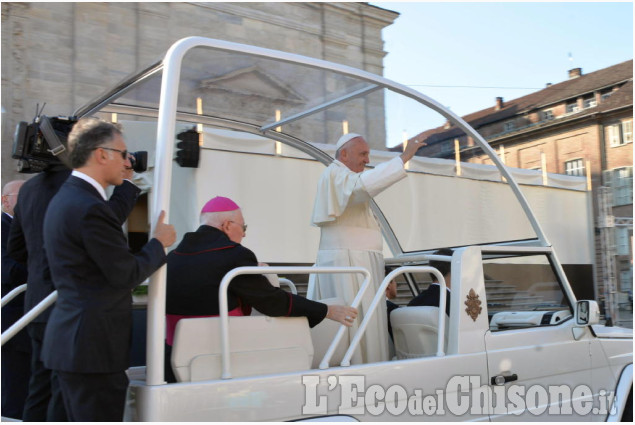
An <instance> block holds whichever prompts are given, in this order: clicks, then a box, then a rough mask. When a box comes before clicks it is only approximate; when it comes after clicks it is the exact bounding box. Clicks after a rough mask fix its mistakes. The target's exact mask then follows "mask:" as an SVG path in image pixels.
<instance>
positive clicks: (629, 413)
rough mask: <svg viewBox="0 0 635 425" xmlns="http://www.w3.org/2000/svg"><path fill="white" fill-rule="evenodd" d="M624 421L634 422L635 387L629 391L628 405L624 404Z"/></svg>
mask: <svg viewBox="0 0 635 425" xmlns="http://www.w3.org/2000/svg"><path fill="white" fill-rule="evenodd" d="M621 421H622V422H631V423H632V422H633V387H631V392H629V393H628V398H627V399H626V406H624V413H622V420H621Z"/></svg>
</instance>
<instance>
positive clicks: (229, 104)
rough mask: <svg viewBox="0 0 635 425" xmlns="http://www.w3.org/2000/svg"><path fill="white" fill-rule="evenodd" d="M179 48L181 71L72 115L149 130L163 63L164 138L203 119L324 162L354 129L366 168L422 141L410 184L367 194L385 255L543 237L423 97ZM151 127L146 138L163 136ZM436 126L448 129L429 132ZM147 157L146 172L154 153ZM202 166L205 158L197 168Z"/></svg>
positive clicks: (236, 145) (320, 69) (231, 145)
mask: <svg viewBox="0 0 635 425" xmlns="http://www.w3.org/2000/svg"><path fill="white" fill-rule="evenodd" d="M183 41H185V42H186V43H190V44H191V45H192V46H193V47H192V48H189V49H187V50H186V53H185V54H184V55H183V56H182V61H181V66H180V67H178V60H177V61H175V60H173V59H164V61H163V63H162V64H158V65H156V64H155V65H154V66H151V67H148V68H145V69H144V70H142V71H141V72H139V73H138V75H137V76H134V75H133V76H131V77H129V78H127V79H126V80H124V82H122V84H120V85H119V86H118V87H117V89H116V90H114V91H112V92H109V93H105V94H103V95H102V96H100V97H99V98H98V99H96V100H95V101H94V102H91V103H90V104H89V105H86V106H85V107H83V108H81V109H80V110H79V111H78V113H79V115H84V114H95V113H97V114H101V115H102V116H103V117H105V118H108V117H111V116H112V115H111V114H113V113H116V114H118V115H119V119H125V120H126V121H127V122H129V123H132V122H135V121H138V122H144V123H148V122H150V123H153V122H154V123H156V122H157V119H158V116H159V110H160V105H161V102H162V97H161V96H162V93H161V90H162V83H165V81H164V78H165V76H166V72H168V71H166V70H167V69H168V67H167V63H169V61H170V60H171V61H172V62H174V63H175V64H176V65H174V67H173V68H169V69H170V71H169V72H170V73H174V72H175V70H178V72H179V75H178V92H177V95H176V102H175V103H176V104H175V111H176V114H175V115H176V116H172V117H171V118H170V117H169V115H170V114H169V113H168V112H167V111H169V105H168V100H169V98H170V96H169V95H166V93H164V94H163V96H164V97H165V102H166V103H165V106H162V107H164V108H166V109H165V111H166V114H167V116H168V118H166V119H172V120H177V121H178V122H179V123H180V124H178V126H177V125H176V124H175V123H174V122H172V127H169V126H167V127H165V128H173V133H174V134H172V136H171V137H172V138H171V140H170V142H171V143H174V141H175V139H174V138H173V137H174V135H175V134H176V132H177V131H180V129H182V128H185V127H187V124H188V123H190V125H194V124H199V125H200V126H201V127H199V128H203V127H204V128H205V131H212V130H213V129H231V130H234V131H239V132H242V133H250V134H252V135H258V136H260V137H262V138H264V139H265V140H271V141H272V143H271V144H270V146H271V147H272V148H271V149H273V150H272V151H271V150H270V148H269V147H267V148H266V149H265V151H264V152H261V153H263V154H269V155H276V154H280V153H279V152H278V149H279V147H276V145H274V143H275V142H274V141H277V142H282V143H284V144H288V145H291V146H292V147H293V148H294V149H295V150H294V152H296V153H294V154H289V155H290V156H303V155H305V158H304V159H307V158H313V159H316V160H318V161H321V162H322V163H323V164H328V163H329V162H330V161H331V160H332V159H331V158H332V157H333V156H334V144H335V142H336V141H337V139H338V138H339V137H340V136H341V135H342V134H343V133H347V132H354V133H360V134H362V135H364V136H365V138H366V140H367V141H368V143H369V145H370V147H371V149H372V152H371V164H370V165H371V166H373V165H376V164H378V163H380V162H383V161H386V160H388V159H390V158H392V157H394V156H396V155H399V154H400V153H401V151H402V146H403V142H404V141H407V140H408V139H411V138H414V137H417V138H418V139H423V140H425V141H426V142H427V143H428V145H427V146H426V147H424V148H422V149H421V150H420V151H419V153H418V155H420V156H417V157H415V158H414V159H413V160H411V161H410V162H409V163H408V165H407V169H408V173H409V177H408V178H407V179H404V180H402V181H401V182H399V183H398V184H396V185H394V186H393V187H391V188H389V189H387V190H386V191H385V192H383V193H381V194H380V195H379V196H377V197H376V198H375V201H376V204H377V205H376V206H377V207H378V208H376V209H375V213H376V215H377V216H378V219H379V221H380V224H381V225H382V228H383V232H384V236H385V238H386V240H387V246H388V248H389V250H390V251H393V252H392V254H393V255H396V254H398V253H399V252H409V251H416V250H424V249H434V248H438V247H444V246H464V245H470V244H486V243H495V242H503V241H512V240H526V239H535V238H536V237H537V236H538V237H540V235H539V234H537V232H536V230H537V229H538V230H539V227H537V226H538V225H537V223H533V222H532V220H531V219H530V218H528V217H527V211H526V210H524V209H523V207H522V202H519V199H518V193H521V192H519V191H514V190H513V189H514V188H513V187H512V188H511V189H512V190H510V185H509V183H511V181H510V180H511V179H509V178H506V177H505V176H504V173H503V174H502V173H501V170H499V169H498V168H497V167H496V166H495V163H496V162H497V161H500V160H499V159H498V158H494V157H493V156H496V155H493V151H491V148H489V146H488V145H487V146H483V142H482V141H481V140H479V138H480V135H478V134H477V133H476V132H473V133H469V132H470V130H471V131H473V130H472V129H471V128H467V129H466V126H467V124H465V123H462V122H461V120H460V118H458V117H456V116H455V115H454V114H453V113H451V112H450V111H449V110H447V109H446V108H444V107H442V106H441V105H438V104H436V103H435V102H434V101H433V100H431V99H429V98H426V97H425V96H424V95H423V94H420V93H418V92H414V91H413V90H411V89H408V88H407V87H405V86H401V85H399V84H397V83H393V82H391V81H389V80H386V79H383V78H382V77H379V76H376V75H374V74H370V73H367V72H364V71H359V70H355V69H353V68H348V67H344V66H341V65H335V64H330V63H327V62H323V61H319V60H315V59H311V58H306V57H302V56H298V55H290V54H286V53H281V52H274V51H270V50H267V49H260V48H254V47H251V46H243V45H237V44H234V43H227V42H221V41H218V40H209V39H203V38H199V37H192V38H190V39H185V40H182V41H181V42H183ZM181 42H179V43H181ZM177 44H178V43H177ZM137 77H138V78H137ZM174 81H177V80H174ZM405 110H407V111H408V112H409V114H408V116H409V117H411V116H413V112H414V113H415V114H416V115H415V116H417V117H419V118H418V121H419V122H420V128H421V133H420V134H418V135H416V134H411V135H406V134H404V133H403V131H401V130H400V129H399V125H400V122H401V120H402V119H403V115H404V113H403V112H404V111H405ZM150 127H151V128H152V131H154V130H155V129H156V126H154V124H150ZM159 127H160V128H159V130H158V133H155V134H154V135H155V136H157V137H158V138H159V139H160V138H161V128H163V127H162V126H161V125H159ZM439 128H441V129H443V130H446V131H436V132H431V129H437V130H438V129H439ZM433 133H434V134H433ZM468 133H469V134H468ZM154 138H155V137H151V138H150V139H154ZM247 139H249V138H245V137H235V138H226V139H223V149H224V150H235V151H238V152H240V151H245V149H247V150H251V149H252V148H251V147H249V146H251V145H250V142H246V140H247ZM214 140H216V139H214ZM214 140H210V141H208V140H207V139H206V141H205V143H204V148H214V149H217V148H218V146H211V145H209V143H215V142H214ZM170 149H173V148H170ZM254 149H255V148H254ZM146 150H150V151H151V159H150V165H151V166H153V165H154V160H153V158H152V156H153V154H154V152H153V148H150V149H146ZM256 150H257V149H256ZM296 150H297V151H296ZM251 151H252V152H253V150H251ZM170 152H172V150H170ZM497 154H498V153H497ZM502 157H503V158H504V154H503V155H502ZM205 167H206V165H205V163H202V164H201V165H200V166H199V169H198V170H197V171H196V172H197V173H201V172H204V171H202V170H205ZM512 171H514V172H515V173H516V174H515V176H517V177H520V178H525V179H526V181H533V182H534V183H529V184H535V183H536V182H538V184H540V183H539V182H540V181H541V174H540V172H538V171H531V170H512ZM510 172H511V171H510ZM510 176H511V174H510ZM305 184H307V185H311V184H313V181H312V180H311V181H309V182H308V183H307V182H305ZM193 190H194V189H193ZM311 190H313V189H311ZM173 191H174V190H173ZM521 197H522V194H521ZM304 219H305V220H306V221H308V220H309V219H310V217H306V218H303V220H304Z"/></svg>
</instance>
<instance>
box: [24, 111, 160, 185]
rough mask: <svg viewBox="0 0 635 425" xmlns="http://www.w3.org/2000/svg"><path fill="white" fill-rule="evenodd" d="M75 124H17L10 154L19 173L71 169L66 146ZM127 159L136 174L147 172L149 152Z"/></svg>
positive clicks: (41, 119)
mask: <svg viewBox="0 0 635 425" xmlns="http://www.w3.org/2000/svg"><path fill="white" fill-rule="evenodd" d="M76 122H77V118H76V117H62V116H59V117H53V118H49V117H47V116H46V115H38V116H37V117H35V119H34V120H33V122H32V123H27V122H26V121H21V122H20V123H18V125H17V126H16V128H15V134H14V136H13V152H12V154H11V156H12V158H14V159H17V160H18V172H20V173H39V172H40V171H45V170H48V169H50V168H52V167H57V166H65V167H67V168H72V167H71V164H70V159H69V155H68V150H67V148H66V142H67V139H68V133H70V132H71V130H72V129H73V126H74V125H75V123H76ZM129 159H130V163H131V164H132V169H133V170H134V171H136V172H137V173H142V172H144V171H146V170H147V169H148V152H146V151H138V152H129Z"/></svg>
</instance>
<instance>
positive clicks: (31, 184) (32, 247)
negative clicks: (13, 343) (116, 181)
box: [8, 167, 140, 323]
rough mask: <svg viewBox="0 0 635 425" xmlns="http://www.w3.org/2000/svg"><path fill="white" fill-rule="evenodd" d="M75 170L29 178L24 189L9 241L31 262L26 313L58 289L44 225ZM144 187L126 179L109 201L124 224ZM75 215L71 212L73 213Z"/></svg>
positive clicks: (45, 315)
mask: <svg viewBox="0 0 635 425" xmlns="http://www.w3.org/2000/svg"><path fill="white" fill-rule="evenodd" d="M70 173H71V170H69V169H67V168H60V167H57V168H56V169H54V170H52V171H45V172H42V173H39V174H37V175H36V176H35V177H33V178H31V179H29V180H28V181H27V182H26V183H24V185H23V186H22V188H21V189H20V196H19V197H18V203H17V205H16V208H15V216H14V220H13V223H12V224H11V232H10V234H9V241H8V253H9V255H10V256H11V257H13V258H15V259H16V260H18V261H20V262H21V263H24V264H28V269H29V285H28V287H27V291H26V299H25V303H24V309H25V312H26V311H28V310H30V309H32V308H33V307H35V306H36V305H37V304H38V303H39V302H40V301H42V300H43V299H44V298H46V297H47V296H48V295H49V294H50V293H51V292H53V291H54V290H55V288H54V286H53V280H52V279H51V272H50V270H49V266H48V261H47V258H46V252H45V251H44V238H43V234H44V232H43V230H42V228H43V225H44V215H45V213H46V209H47V208H48V205H49V203H50V202H51V199H52V198H53V196H55V194H56V193H57V191H58V190H59V188H60V187H61V186H62V184H64V182H65V181H66V180H67V179H68V177H69V175H70ZM139 192H140V190H139V188H137V187H136V186H135V185H134V184H132V183H130V182H124V183H123V184H122V185H121V186H119V187H117V188H115V191H114V192H113V195H112V196H111V198H110V200H109V201H108V204H109V205H110V206H111V208H112V210H113V212H114V213H115V215H116V217H117V218H118V220H119V222H120V223H121V224H123V222H124V221H125V220H126V218H127V217H128V215H129V214H130V212H131V211H132V208H133V207H134V204H135V202H136V197H137V195H138V194H139ZM72 215H73V214H72V213H71V216H72ZM50 313H51V308H49V309H48V310H46V311H45V312H44V313H42V314H40V315H39V316H38V317H37V318H36V319H35V320H34V322H40V323H45V322H46V321H47V320H48V317H49V315H50Z"/></svg>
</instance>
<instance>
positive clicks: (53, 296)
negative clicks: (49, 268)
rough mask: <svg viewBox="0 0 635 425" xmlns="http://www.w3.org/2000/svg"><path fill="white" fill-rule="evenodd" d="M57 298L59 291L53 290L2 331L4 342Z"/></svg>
mask: <svg viewBox="0 0 635 425" xmlns="http://www.w3.org/2000/svg"><path fill="white" fill-rule="evenodd" d="M56 300H57V291H53V292H51V293H50V294H49V295H48V297H46V298H44V299H43V300H42V301H40V302H39V303H38V305H36V306H35V307H33V308H32V309H31V310H29V312H28V313H27V314H25V315H24V316H22V318H20V320H18V321H17V322H15V323H14V324H13V325H11V327H10V328H9V329H7V330H6V331H4V332H3V333H2V344H0V345H4V344H5V343H6V342H7V341H9V340H10V339H11V338H13V337H14V336H15V334H17V333H18V332H20V331H21V330H22V329H23V328H24V327H25V326H26V325H28V324H29V323H31V322H32V321H33V319H35V318H36V317H38V316H39V315H40V314H42V312H44V310H46V309H47V308H49V307H50V306H52V305H53V303H55V301H56Z"/></svg>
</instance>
